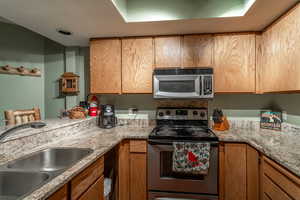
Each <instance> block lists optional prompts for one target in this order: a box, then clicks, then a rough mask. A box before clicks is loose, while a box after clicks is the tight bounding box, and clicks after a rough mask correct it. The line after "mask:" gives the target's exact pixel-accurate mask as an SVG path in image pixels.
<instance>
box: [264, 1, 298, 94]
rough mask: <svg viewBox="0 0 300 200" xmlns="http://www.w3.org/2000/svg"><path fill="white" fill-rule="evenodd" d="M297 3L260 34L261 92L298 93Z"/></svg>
mask: <svg viewBox="0 0 300 200" xmlns="http://www.w3.org/2000/svg"><path fill="white" fill-rule="evenodd" d="M299 18H300V4H298V5H297V6H296V7H295V8H293V9H292V10H291V11H289V12H288V13H287V14H286V15H285V16H283V17H282V18H281V19H279V20H278V21H277V22H276V23H274V24H273V25H271V26H270V27H269V28H268V29H267V30H266V31H265V32H264V33H263V34H262V66H261V68H262V69H261V70H260V71H261V76H262V78H261V84H262V91H263V92H265V93H268V92H269V93H270V92H299V91H300V79H299V76H300V68H299V61H300V45H299V43H300V21H299Z"/></svg>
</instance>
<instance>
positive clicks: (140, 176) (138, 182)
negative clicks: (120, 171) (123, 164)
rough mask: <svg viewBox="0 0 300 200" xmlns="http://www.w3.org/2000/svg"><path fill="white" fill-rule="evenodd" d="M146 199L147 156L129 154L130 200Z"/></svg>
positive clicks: (143, 154) (144, 154)
mask: <svg viewBox="0 0 300 200" xmlns="http://www.w3.org/2000/svg"><path fill="white" fill-rule="evenodd" d="M146 199H147V154H146V153H130V200H146Z"/></svg>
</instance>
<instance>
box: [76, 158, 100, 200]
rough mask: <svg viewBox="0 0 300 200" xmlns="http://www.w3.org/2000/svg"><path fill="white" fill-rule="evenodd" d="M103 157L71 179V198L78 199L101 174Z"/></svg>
mask: <svg viewBox="0 0 300 200" xmlns="http://www.w3.org/2000/svg"><path fill="white" fill-rule="evenodd" d="M103 170H104V158H103V157H101V158H100V159H98V160H97V161H96V162H95V163H93V164H92V165H90V166H89V167H88V168H86V169H85V170H84V171H83V172H81V173H80V174H79V175H77V176H76V177H75V178H74V179H73V180H71V200H76V199H78V197H79V196H81V195H82V194H83V193H84V192H85V191H86V190H87V189H88V188H89V187H90V186H91V185H92V184H93V183H94V182H95V181H96V180H97V179H98V178H100V177H101V176H102V174H103Z"/></svg>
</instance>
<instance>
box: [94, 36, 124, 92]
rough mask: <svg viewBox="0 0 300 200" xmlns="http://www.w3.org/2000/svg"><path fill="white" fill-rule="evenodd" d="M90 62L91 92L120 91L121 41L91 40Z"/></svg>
mask: <svg viewBox="0 0 300 200" xmlns="http://www.w3.org/2000/svg"><path fill="white" fill-rule="evenodd" d="M90 62H91V64H90V78H91V82H90V84H91V86H90V87H91V93H99V94H100V93H121V41H120V40H119V39H100V40H92V41H91V43H90Z"/></svg>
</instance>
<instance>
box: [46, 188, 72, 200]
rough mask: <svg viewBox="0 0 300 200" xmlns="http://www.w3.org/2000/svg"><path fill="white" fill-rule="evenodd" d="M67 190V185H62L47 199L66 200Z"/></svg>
mask: <svg viewBox="0 0 300 200" xmlns="http://www.w3.org/2000/svg"><path fill="white" fill-rule="evenodd" d="M67 191H68V190H67V185H64V186H63V187H62V188H60V189H59V190H58V191H56V192H55V193H54V194H52V195H51V196H50V197H48V198H47V200H67V198H68V192H67Z"/></svg>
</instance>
